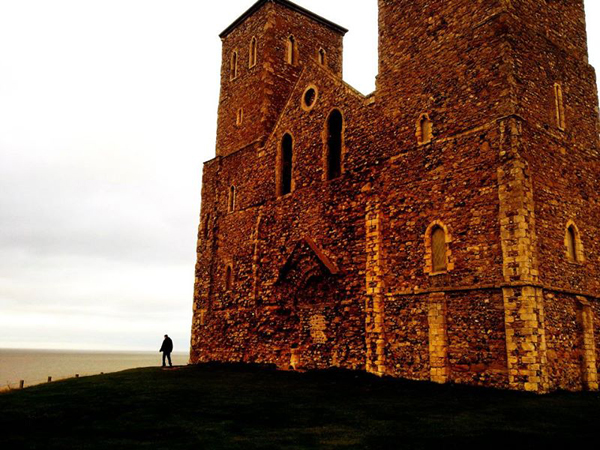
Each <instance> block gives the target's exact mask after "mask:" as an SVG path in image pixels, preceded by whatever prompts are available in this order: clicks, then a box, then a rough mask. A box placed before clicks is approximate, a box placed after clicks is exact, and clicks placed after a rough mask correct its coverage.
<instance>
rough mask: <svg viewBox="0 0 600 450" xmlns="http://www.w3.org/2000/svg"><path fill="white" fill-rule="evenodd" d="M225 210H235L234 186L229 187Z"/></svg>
mask: <svg viewBox="0 0 600 450" xmlns="http://www.w3.org/2000/svg"><path fill="white" fill-rule="evenodd" d="M227 211H229V212H234V211H235V186H231V187H230V188H229V198H228V199H227Z"/></svg>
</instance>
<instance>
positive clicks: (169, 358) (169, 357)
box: [167, 353, 173, 367]
mask: <svg viewBox="0 0 600 450" xmlns="http://www.w3.org/2000/svg"><path fill="white" fill-rule="evenodd" d="M167 358H168V360H169V367H173V363H172V362H171V353H167Z"/></svg>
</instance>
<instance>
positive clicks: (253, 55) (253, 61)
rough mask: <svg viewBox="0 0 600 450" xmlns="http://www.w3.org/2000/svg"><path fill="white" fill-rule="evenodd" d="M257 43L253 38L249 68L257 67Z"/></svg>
mask: <svg viewBox="0 0 600 450" xmlns="http://www.w3.org/2000/svg"><path fill="white" fill-rule="evenodd" d="M256 47H257V41H256V38H255V37H253V38H252V40H251V41H250V52H249V56H248V67H254V66H255V65H256V54H257V50H256Z"/></svg>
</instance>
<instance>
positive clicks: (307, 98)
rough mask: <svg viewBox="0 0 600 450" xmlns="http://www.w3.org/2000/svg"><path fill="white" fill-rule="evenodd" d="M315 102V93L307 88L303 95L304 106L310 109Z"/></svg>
mask: <svg viewBox="0 0 600 450" xmlns="http://www.w3.org/2000/svg"><path fill="white" fill-rule="evenodd" d="M316 100H317V91H315V90H314V89H313V88H309V89H307V90H306V92H305V93H304V106H305V107H306V108H312V107H313V106H314V104H315V101H316Z"/></svg>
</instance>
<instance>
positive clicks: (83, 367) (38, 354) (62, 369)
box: [0, 348, 189, 391]
mask: <svg viewBox="0 0 600 450" xmlns="http://www.w3.org/2000/svg"><path fill="white" fill-rule="evenodd" d="M171 357H172V360H173V365H179V366H181V365H187V364H188V360H189V352H181V351H178V352H173V353H172V354H171ZM161 365H162V355H161V354H160V353H159V352H158V350H156V351H151V350H87V349H81V350H77V349H69V350H64V349H31V348H25V349H18V348H0V391H3V390H7V389H15V388H18V387H19V385H20V381H21V380H23V381H24V383H25V387H28V386H33V385H37V384H42V383H47V382H48V377H52V381H58V380H63V379H67V378H73V377H75V376H77V375H79V376H82V377H83V376H90V375H99V374H101V373H112V372H120V371H122V370H128V369H136V368H141V367H160V366H161Z"/></svg>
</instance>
